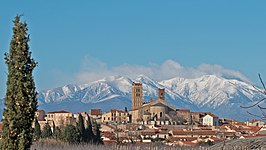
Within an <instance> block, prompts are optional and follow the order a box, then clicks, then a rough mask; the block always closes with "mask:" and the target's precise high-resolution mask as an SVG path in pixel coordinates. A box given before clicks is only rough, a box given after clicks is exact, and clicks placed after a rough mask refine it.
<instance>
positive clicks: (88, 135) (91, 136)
mask: <svg viewBox="0 0 266 150" xmlns="http://www.w3.org/2000/svg"><path fill="white" fill-rule="evenodd" d="M85 139H86V142H87V143H91V142H93V139H94V134H93V131H92V124H91V119H90V117H89V116H88V120H87V128H86V130H85Z"/></svg>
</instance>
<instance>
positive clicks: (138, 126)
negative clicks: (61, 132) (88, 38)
mask: <svg viewBox="0 0 266 150" xmlns="http://www.w3.org/2000/svg"><path fill="white" fill-rule="evenodd" d="M142 96H143V93H142V83H133V84H132V108H131V109H130V110H128V108H126V107H125V109H124V110H117V109H111V110H110V111H109V112H103V111H102V110H101V109H97V108H95V109H91V110H88V112H79V113H72V112H69V111H67V110H58V111H53V112H45V110H37V111H36V112H35V116H36V117H35V118H36V119H37V120H38V122H39V124H40V127H41V129H42V130H43V128H44V126H45V125H46V124H49V125H50V126H51V127H52V128H53V127H60V126H66V125H76V123H77V121H78V116H79V115H82V117H83V119H84V120H86V121H88V120H90V121H92V122H97V123H98V124H100V131H101V138H102V140H103V142H104V144H120V143H123V144H127V143H128V144H149V143H152V142H161V143H164V144H166V145H170V146H175V145H179V146H196V145H199V144H208V145H213V144H215V143H217V142H222V141H225V140H229V139H247V138H255V137H262V136H266V124H265V122H263V121H260V120H250V121H246V122H239V121H237V120H229V119H226V118H219V116H218V115H219V114H212V113H211V112H192V111H190V110H189V109H176V108H175V107H174V106H172V105H171V104H169V103H167V101H166V99H165V90H164V89H160V88H158V97H157V99H151V100H150V101H148V102H143V101H142V100H143V98H142ZM86 121H85V122H86ZM33 127H34V125H33ZM52 131H53V129H52ZM2 132H3V131H2V124H0V137H1V135H2Z"/></svg>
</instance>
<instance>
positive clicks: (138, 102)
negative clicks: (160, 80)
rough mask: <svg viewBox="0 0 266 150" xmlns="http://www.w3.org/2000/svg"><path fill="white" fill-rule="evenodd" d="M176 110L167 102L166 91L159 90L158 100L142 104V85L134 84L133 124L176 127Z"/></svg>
mask: <svg viewBox="0 0 266 150" xmlns="http://www.w3.org/2000/svg"><path fill="white" fill-rule="evenodd" d="M175 116H176V108H175V107H174V106H172V105H170V104H168V103H167V102H166V101H165V89H160V88H158V99H157V100H150V101H149V102H145V103H143V102H142V84H141V83H133V84H132V109H131V120H132V123H140V124H148V125H175V124H176V122H177V120H176V119H175Z"/></svg>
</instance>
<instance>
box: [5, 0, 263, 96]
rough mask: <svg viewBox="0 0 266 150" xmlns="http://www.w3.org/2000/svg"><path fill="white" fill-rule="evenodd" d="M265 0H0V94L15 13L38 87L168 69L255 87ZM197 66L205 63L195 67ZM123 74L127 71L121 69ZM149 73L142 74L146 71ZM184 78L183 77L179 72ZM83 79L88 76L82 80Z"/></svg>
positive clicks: (259, 68)
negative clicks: (23, 25)
mask: <svg viewBox="0 0 266 150" xmlns="http://www.w3.org/2000/svg"><path fill="white" fill-rule="evenodd" d="M264 4H265V2H256V3H252V2H249V1H241V3H238V2H231V1H223V2H211V1H206V2H193V3H190V2H168V3H163V2H158V1H156V2H153V3H149V2H141V5H140V4H139V3H138V2H122V1H121V2H117V3H112V2H103V3H102V2H80V3H72V2H64V4H62V5H61V2H52V1H46V2H41V3H39V2H34V1H30V3H23V2H20V1H16V5H14V3H13V2H1V6H0V8H1V9H0V18H1V28H0V33H1V35H2V36H1V37H0V40H1V41H2V44H1V45H0V49H1V51H2V52H1V54H0V55H1V57H0V58H2V61H0V68H1V70H3V71H2V75H1V76H0V80H1V87H3V88H1V90H0V98H3V97H4V95H5V84H6V74H5V72H6V70H7V68H6V65H5V64H4V59H3V57H4V52H7V51H8V50H9V41H10V38H11V33H12V20H13V18H14V16H15V15H17V14H22V15H23V17H22V20H25V21H27V23H28V24H29V34H30V38H31V39H32V40H31V41H30V42H29V45H30V48H31V51H32V52H33V57H34V58H36V61H37V62H38V63H39V66H38V67H37V69H36V70H35V72H34V76H35V80H36V86H37V89H38V90H45V89H50V88H55V87H59V86H62V85H65V84H71V83H79V82H81V81H83V80H84V79H87V78H89V79H91V80H93V79H95V80H96V79H99V77H101V78H102V77H103V76H110V75H117V74H115V73H117V72H118V73H120V74H121V75H124V74H130V73H131V72H130V71H128V70H134V69H135V70H137V71H136V72H138V74H145V73H147V72H148V73H150V72H149V71H150V70H151V73H150V74H156V76H151V78H157V79H159V78H160V79H167V78H168V79H169V78H170V77H169V76H162V77H158V73H159V72H154V70H160V69H161V68H163V66H164V65H165V66H170V69H169V70H173V72H169V73H168V74H171V75H172V76H171V77H173V76H178V75H180V74H181V75H182V74H185V73H190V72H189V71H191V70H192V72H193V73H198V71H202V72H203V73H209V74H223V73H224V72H227V73H228V72H229V74H230V75H232V74H233V75H234V76H235V77H238V78H239V77H243V76H244V77H245V78H246V79H247V80H250V81H251V82H252V83H254V84H256V85H259V79H258V77H257V74H258V73H261V74H262V77H264V76H266V72H265V70H264V65H263V64H264V63H263V60H264V55H265V53H266V52H265V50H264V49H265V48H266V47H265V44H264V41H265V38H266V37H265V35H266V34H265V25H266V22H265V20H264V19H262V18H265V15H266V14H265V13H264V7H263V6H264ZM202 66H204V67H202ZM127 71H128V72H127ZM145 75H147V76H150V75H149V74H145ZM183 76H185V75H183ZM87 82H89V80H88V81H87Z"/></svg>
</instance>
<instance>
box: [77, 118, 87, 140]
mask: <svg viewBox="0 0 266 150" xmlns="http://www.w3.org/2000/svg"><path fill="white" fill-rule="evenodd" d="M77 129H78V130H79V132H80V142H85V140H86V135H85V134H86V133H85V126H84V119H83V117H82V115H81V114H79V116H78V124H77Z"/></svg>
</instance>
